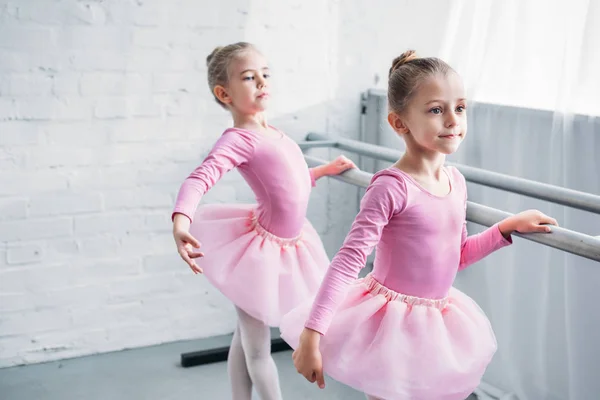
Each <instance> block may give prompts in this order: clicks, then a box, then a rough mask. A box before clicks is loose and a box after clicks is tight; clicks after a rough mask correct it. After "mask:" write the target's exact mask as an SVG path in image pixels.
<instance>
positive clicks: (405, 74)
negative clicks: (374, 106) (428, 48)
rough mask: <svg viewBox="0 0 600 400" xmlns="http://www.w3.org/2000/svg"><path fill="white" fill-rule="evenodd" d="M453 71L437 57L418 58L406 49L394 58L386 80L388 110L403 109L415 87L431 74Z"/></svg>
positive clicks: (397, 110)
mask: <svg viewBox="0 0 600 400" xmlns="http://www.w3.org/2000/svg"><path fill="white" fill-rule="evenodd" d="M448 71H454V70H453V69H452V68H451V67H450V66H449V65H448V64H446V63H445V62H444V61H442V60H440V59H439V58H435V57H428V58H419V57H417V53H416V52H415V51H414V50H408V51H405V52H404V53H402V54H401V55H400V56H399V57H396V58H394V61H392V66H391V68H390V72H389V80H388V93H387V95H388V106H389V109H390V111H393V112H396V113H401V112H402V111H404V109H405V108H406V106H407V105H408V102H409V101H410V99H411V97H412V96H413V94H414V92H415V89H416V88H417V87H418V86H419V84H420V83H421V82H422V81H423V80H424V79H425V78H428V77H429V76H431V75H436V74H447V73H448Z"/></svg>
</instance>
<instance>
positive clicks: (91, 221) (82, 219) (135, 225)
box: [74, 212, 147, 236]
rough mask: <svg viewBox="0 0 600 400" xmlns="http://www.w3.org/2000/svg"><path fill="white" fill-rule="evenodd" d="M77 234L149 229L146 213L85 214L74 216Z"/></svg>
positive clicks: (119, 232) (114, 232) (118, 232)
mask: <svg viewBox="0 0 600 400" xmlns="http://www.w3.org/2000/svg"><path fill="white" fill-rule="evenodd" d="M74 223H75V235H76V236H80V235H102V234H109V233H113V234H125V233H127V232H136V231H142V230H145V229H147V227H146V218H145V217H144V215H140V214H132V213H131V212H119V213H112V214H107V213H102V214H96V215H83V216H78V217H75V218H74Z"/></svg>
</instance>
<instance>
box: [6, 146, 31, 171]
mask: <svg viewBox="0 0 600 400" xmlns="http://www.w3.org/2000/svg"><path fill="white" fill-rule="evenodd" d="M27 160H28V152H27V151H26V150H24V149H23V148H22V147H19V148H16V147H13V148H10V147H6V148H4V149H2V148H0V170H2V171H19V170H21V169H22V168H23V167H24V166H25V165H27Z"/></svg>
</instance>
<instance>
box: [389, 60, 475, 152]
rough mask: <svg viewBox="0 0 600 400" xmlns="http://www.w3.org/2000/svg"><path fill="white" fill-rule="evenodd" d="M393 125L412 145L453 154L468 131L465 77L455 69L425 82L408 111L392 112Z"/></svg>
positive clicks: (408, 143)
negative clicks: (461, 76)
mask: <svg viewBox="0 0 600 400" xmlns="http://www.w3.org/2000/svg"><path fill="white" fill-rule="evenodd" d="M388 119H389V121H390V124H391V125H392V127H393V128H394V130H395V131H396V132H398V133H399V134H400V135H402V136H403V137H404V139H405V141H406V144H407V146H408V147H412V148H413V149H415V150H420V151H425V152H437V153H442V154H452V153H454V152H455V151H456V150H458V147H459V146H460V144H461V143H462V141H463V139H464V138H465V136H466V134H467V101H466V96H465V90H464V87H463V84H462V80H461V79H460V77H459V76H458V74H456V73H455V72H453V71H450V72H448V73H447V74H444V75H433V76H431V77H429V78H426V79H425V80H424V81H422V82H421V83H420V84H419V86H418V87H417V89H416V92H415V94H414V95H413V97H412V99H411V100H410V101H409V103H408V105H407V107H406V110H404V112H402V113H401V115H397V114H395V113H390V115H389V117H388Z"/></svg>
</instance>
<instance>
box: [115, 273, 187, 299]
mask: <svg viewBox="0 0 600 400" xmlns="http://www.w3.org/2000/svg"><path fill="white" fill-rule="evenodd" d="M180 287H181V284H180V283H179V282H177V281H175V280H172V279H165V278H164V277H162V276H152V277H140V278H137V279H129V280H126V281H122V282H114V283H112V284H111V285H110V293H111V297H112V298H113V299H115V300H119V301H131V300H139V299H143V298H147V297H152V296H155V295H158V294H166V293H176V292H177V290H178V289H179V288H180Z"/></svg>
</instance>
